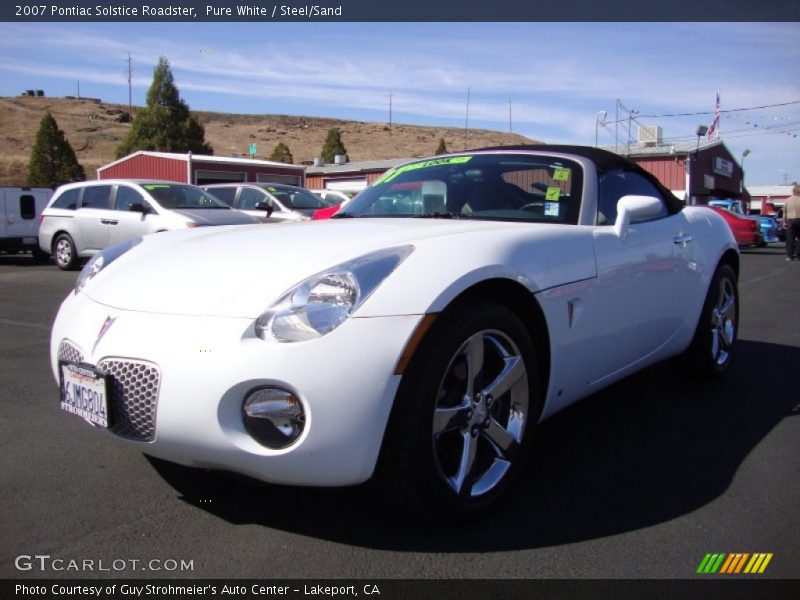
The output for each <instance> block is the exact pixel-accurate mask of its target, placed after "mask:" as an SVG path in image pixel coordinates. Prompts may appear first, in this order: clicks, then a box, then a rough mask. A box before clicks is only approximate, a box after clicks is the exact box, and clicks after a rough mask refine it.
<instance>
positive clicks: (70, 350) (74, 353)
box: [58, 340, 83, 363]
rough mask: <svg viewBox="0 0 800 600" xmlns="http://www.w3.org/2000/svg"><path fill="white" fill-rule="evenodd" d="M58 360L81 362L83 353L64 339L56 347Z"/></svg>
mask: <svg viewBox="0 0 800 600" xmlns="http://www.w3.org/2000/svg"><path fill="white" fill-rule="evenodd" d="M58 360H66V361H69V362H75V363H82V362H83V353H82V352H81V351H80V350H78V349H77V348H76V347H75V346H73V345H72V344H71V343H70V342H69V341H68V340H64V341H63V342H61V345H60V346H59V347H58Z"/></svg>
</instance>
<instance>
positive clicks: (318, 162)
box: [314, 156, 325, 167]
mask: <svg viewBox="0 0 800 600" xmlns="http://www.w3.org/2000/svg"><path fill="white" fill-rule="evenodd" d="M314 166H315V167H324V166H325V161H324V160H322V159H321V158H320V157H319V156H315V157H314Z"/></svg>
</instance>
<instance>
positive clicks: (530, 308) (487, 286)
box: [443, 279, 550, 419]
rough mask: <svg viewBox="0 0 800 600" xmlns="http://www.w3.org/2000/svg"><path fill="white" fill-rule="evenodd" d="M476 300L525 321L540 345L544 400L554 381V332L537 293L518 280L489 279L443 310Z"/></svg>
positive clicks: (539, 356) (461, 295) (541, 391)
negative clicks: (548, 326) (551, 351)
mask: <svg viewBox="0 0 800 600" xmlns="http://www.w3.org/2000/svg"><path fill="white" fill-rule="evenodd" d="M476 301H490V302H494V303H495V304H500V305H502V306H505V307H507V308H509V309H510V310H511V311H513V312H514V313H515V314H516V315H517V316H518V317H519V318H520V319H521V320H522V322H523V323H524V325H525V328H526V329H527V330H528V332H529V333H530V336H531V339H532V340H533V344H534V347H535V348H536V358H537V360H538V362H539V364H538V367H539V373H540V374H541V377H540V389H539V392H540V394H541V396H540V397H541V398H542V399H544V398H545V397H546V394H547V385H548V382H549V380H550V334H549V333H548V331H547V322H546V321H545V318H544V313H543V312H542V309H541V307H540V306H539V303H538V302H537V300H536V298H535V297H534V295H533V294H531V293H530V292H529V291H528V289H527V288H525V287H524V286H523V285H522V284H520V283H517V282H516V281H512V280H510V279H488V280H486V281H481V282H480V283H477V284H475V285H473V286H472V287H470V288H467V289H466V290H464V291H463V292H461V293H460V294H459V295H458V296H456V297H455V298H454V299H453V301H452V302H450V304H448V305H447V307H446V308H445V309H444V311H443V312H449V311H451V310H458V308H459V307H460V306H464V304H467V303H473V302H476ZM537 419H538V416H537Z"/></svg>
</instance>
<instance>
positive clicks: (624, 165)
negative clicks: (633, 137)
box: [468, 144, 683, 214]
mask: <svg viewBox="0 0 800 600" xmlns="http://www.w3.org/2000/svg"><path fill="white" fill-rule="evenodd" d="M491 150H502V151H514V150H523V151H526V152H559V153H562V154H575V155H576V156H581V157H583V158H588V159H589V160H590V161H592V162H593V163H594V165H595V167H596V168H597V172H598V173H606V172H607V171H612V170H615V169H622V170H624V171H631V172H634V173H638V174H639V175H641V176H642V177H644V178H645V179H647V180H648V181H650V183H652V184H653V185H654V186H655V187H656V188H658V189H659V190H660V191H661V195H662V196H663V198H664V201H665V202H666V203H667V207H668V209H669V212H670V213H672V214H674V213H677V212H680V211H681V209H682V208H683V202H681V201H680V200H679V199H678V198H677V197H676V196H675V194H673V193H672V192H671V191H670V190H668V189H667V188H666V187H665V186H664V185H663V184H662V183H661V182H660V181H659V180H658V179H657V178H656V177H655V175H653V174H652V173H649V172H648V171H645V170H644V169H643V168H642V167H640V166H639V165H637V164H636V163H635V162H633V161H631V160H629V159H627V158H625V157H624V156H620V155H619V154H615V153H614V152H609V151H608V150H603V149H602V148H595V147H593V146H571V145H568V144H522V145H518V146H491V147H487V148H473V149H472V150H468V152H480V151H491Z"/></svg>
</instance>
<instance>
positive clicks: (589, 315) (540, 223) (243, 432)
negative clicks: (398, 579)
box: [50, 146, 739, 520]
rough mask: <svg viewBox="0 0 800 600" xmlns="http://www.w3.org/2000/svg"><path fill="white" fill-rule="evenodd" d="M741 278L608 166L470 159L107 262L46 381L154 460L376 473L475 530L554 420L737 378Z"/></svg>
mask: <svg viewBox="0 0 800 600" xmlns="http://www.w3.org/2000/svg"><path fill="white" fill-rule="evenodd" d="M154 265H157V268H154ZM738 271H739V252H738V249H737V245H736V241H735V239H734V237H733V234H732V233H731V230H730V227H728V225H727V224H726V223H725V221H724V219H723V218H722V217H721V216H719V214H717V213H715V212H714V211H712V210H709V209H707V208H704V207H695V206H689V207H684V206H683V204H682V203H681V202H680V201H679V200H677V199H676V198H675V197H674V196H673V195H672V193H671V192H670V191H669V190H668V189H666V188H665V187H664V186H662V185H661V184H660V183H659V182H658V181H657V180H656V179H655V178H654V177H653V176H652V175H650V174H649V173H647V172H645V171H644V170H643V169H641V168H640V167H637V166H636V165H635V164H633V163H631V162H629V161H628V160H626V159H624V158H622V157H620V156H618V155H616V154H613V153H610V152H606V151H603V150H599V149H596V148H585V147H577V146H518V147H509V148H494V149H484V150H475V151H470V152H466V153H459V154H451V155H445V156H437V157H435V158H433V159H429V160H417V161H415V162H412V163H409V164H405V165H402V166H399V167H396V168H394V169H392V170H390V171H388V172H387V173H385V174H384V175H383V176H382V177H381V178H379V179H378V180H377V181H375V182H374V183H373V185H372V186H370V187H368V188H367V189H365V190H364V191H362V192H361V193H360V194H359V195H358V196H357V197H356V198H354V199H353V200H352V201H351V202H350V204H348V206H347V207H346V209H345V210H343V211H342V212H340V213H339V214H337V215H336V216H335V217H334V218H333V219H331V220H329V221H326V222H317V221H314V222H311V223H302V224H301V223H288V224H286V225H283V226H281V227H277V228H265V227H246V228H238V229H237V230H236V231H233V230H227V231H209V230H203V229H196V230H191V231H175V232H168V233H164V234H160V235H157V236H147V237H145V238H142V239H138V240H135V241H134V240H131V241H129V242H128V243H127V244H123V245H118V246H115V247H113V248H109V249H107V250H105V251H104V252H102V253H100V254H98V255H97V256H96V257H95V258H93V259H92V260H91V261H90V262H89V263H88V264H87V265H86V266H85V268H84V269H83V271H82V273H81V275H80V277H79V278H78V281H77V284H76V287H75V290H74V292H71V293H70V294H69V296H68V297H67V298H66V299H65V300H64V302H63V304H62V305H61V308H60V310H59V312H58V315H57V317H56V319H55V323H54V325H53V331H52V335H51V351H50V352H51V364H52V373H53V376H54V378H55V381H56V382H57V383H58V384H59V386H60V395H61V407H62V408H63V409H64V410H65V411H67V412H69V413H73V414H75V415H78V416H79V417H81V418H83V419H85V420H86V421H88V422H90V423H92V424H93V425H95V426H96V427H97V428H98V429H99V430H101V431H102V432H103V433H105V434H108V435H110V436H111V437H112V438H116V439H117V440H119V441H122V442H125V443H127V444H129V445H130V446H132V447H133V448H134V449H137V450H140V451H142V452H145V453H147V454H149V455H153V456H156V457H160V458H162V459H166V460H168V461H174V462H177V463H181V464H184V465H192V466H195V467H202V468H209V469H221V470H228V471H233V472H237V473H240V474H244V475H247V476H251V477H255V478H258V479H261V480H264V481H269V482H275V483H284V484H292V485H311V486H345V485H352V484H358V483H361V482H364V481H366V480H368V479H370V478H373V479H374V481H375V484H376V488H377V489H379V490H381V491H382V493H383V494H384V496H385V498H386V499H387V500H388V501H389V502H392V503H394V504H396V505H399V506H400V507H401V508H403V509H404V510H407V511H409V512H411V513H413V514H417V515H423V516H425V517H429V518H442V519H457V520H460V519H467V518H471V517H475V516H477V515H480V514H482V513H484V512H486V511H487V510H490V509H491V508H492V507H493V506H495V504H496V503H497V502H498V501H499V500H500V498H502V497H503V495H504V494H505V493H506V492H507V491H508V488H509V486H510V485H511V484H512V481H513V480H514V478H515V476H516V475H518V474H525V473H526V471H525V469H524V467H523V465H524V460H525V457H526V455H527V454H528V453H529V452H530V451H531V450H532V444H531V440H532V439H533V438H534V435H535V431H534V430H535V428H536V426H537V424H538V423H539V422H540V421H541V420H542V419H545V418H547V417H549V416H551V415H553V414H555V413H556V412H558V411H560V410H562V409H563V408H565V407H567V406H569V405H571V404H572V403H574V402H575V401H577V400H579V399H581V398H583V397H585V396H588V395H590V394H592V393H594V392H596V391H598V390H600V389H602V388H604V387H606V386H608V385H609V384H611V383H613V382H615V381H617V380H619V379H622V378H623V377H625V376H627V375H629V374H631V373H634V372H636V371H639V370H640V369H643V368H645V367H647V366H648V365H652V364H653V363H656V362H658V361H661V360H664V359H667V358H670V357H676V364H677V365H678V368H679V369H681V370H682V371H686V372H691V373H692V374H694V375H697V376H707V377H714V376H719V375H721V374H722V373H724V372H725V371H726V370H727V369H728V368H729V366H730V364H731V361H732V359H733V356H734V353H735V351H736V337H737V330H738V325H739V323H738V315H739V308H738V307H739V296H738V291H737V276H738ZM153 290H158V293H156V294H154V293H153ZM642 401H646V398H644V399H642ZM73 446H74V444H73ZM73 451H78V448H73ZM665 451H666V450H665ZM585 460H589V461H590V460H591V457H590V456H588V457H585ZM543 493H547V491H546V489H544V490H543Z"/></svg>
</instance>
